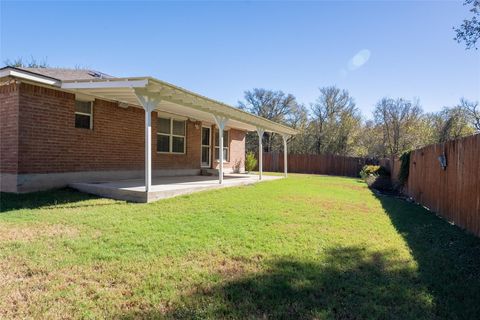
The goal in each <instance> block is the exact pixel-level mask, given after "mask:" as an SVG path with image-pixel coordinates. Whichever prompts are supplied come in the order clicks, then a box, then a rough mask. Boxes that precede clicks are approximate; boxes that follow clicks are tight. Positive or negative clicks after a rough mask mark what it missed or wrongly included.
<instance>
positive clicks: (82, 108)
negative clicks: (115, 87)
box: [75, 100, 93, 129]
mask: <svg viewBox="0 0 480 320" xmlns="http://www.w3.org/2000/svg"><path fill="white" fill-rule="evenodd" d="M75 128H82V129H93V102H92V101H80V100H75Z"/></svg>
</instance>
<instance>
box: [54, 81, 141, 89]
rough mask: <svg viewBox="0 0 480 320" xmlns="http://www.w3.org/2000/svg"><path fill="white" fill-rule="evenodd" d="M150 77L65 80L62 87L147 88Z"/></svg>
mask: <svg viewBox="0 0 480 320" xmlns="http://www.w3.org/2000/svg"><path fill="white" fill-rule="evenodd" d="M147 84H148V79H140V80H119V81H115V80H106V81H87V82H84V81H81V82H80V81H78V82H77V81H75V82H63V83H62V89H103V88H112V89H113V88H145V87H146V86H147Z"/></svg>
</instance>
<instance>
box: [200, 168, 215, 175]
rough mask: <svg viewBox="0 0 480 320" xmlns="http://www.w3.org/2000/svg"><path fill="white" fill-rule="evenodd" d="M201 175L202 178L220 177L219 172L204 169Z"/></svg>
mask: <svg viewBox="0 0 480 320" xmlns="http://www.w3.org/2000/svg"><path fill="white" fill-rule="evenodd" d="M200 175H201V176H218V170H217V169H206V168H204V169H201V170H200Z"/></svg>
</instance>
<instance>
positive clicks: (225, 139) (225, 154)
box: [215, 129, 230, 161]
mask: <svg viewBox="0 0 480 320" xmlns="http://www.w3.org/2000/svg"><path fill="white" fill-rule="evenodd" d="M228 134H229V132H228V130H223V161H230V154H229V152H228V151H229V149H230V148H229V145H230V140H229V136H228ZM219 141H220V137H219V136H218V129H216V130H215V160H217V161H218V160H219V158H220V148H219V147H218V145H219Z"/></svg>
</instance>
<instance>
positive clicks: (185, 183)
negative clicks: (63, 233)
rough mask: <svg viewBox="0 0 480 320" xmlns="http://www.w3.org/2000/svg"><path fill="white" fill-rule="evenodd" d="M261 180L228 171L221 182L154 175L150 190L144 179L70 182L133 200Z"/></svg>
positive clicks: (267, 178) (90, 190)
mask: <svg viewBox="0 0 480 320" xmlns="http://www.w3.org/2000/svg"><path fill="white" fill-rule="evenodd" d="M280 178H282V177H281V176H263V180H264V181H271V180H276V179H280ZM259 181H260V180H259V179H258V175H253V174H225V175H224V178H223V183H222V184H219V183H218V177H215V176H176V177H154V178H153V181H152V185H151V187H150V190H149V191H148V192H145V185H144V184H145V183H144V180H142V179H129V180H118V181H103V182H96V183H73V184H70V187H72V188H74V189H76V190H79V191H82V192H86V193H90V194H95V195H99V196H102V197H107V198H113V199H120V200H126V201H132V202H152V201H156V200H160V199H165V198H171V197H175V196H179V195H184V194H190V193H194V192H199V191H205V190H209V189H218V188H226V187H237V186H244V185H249V184H253V183H257V182H259Z"/></svg>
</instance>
